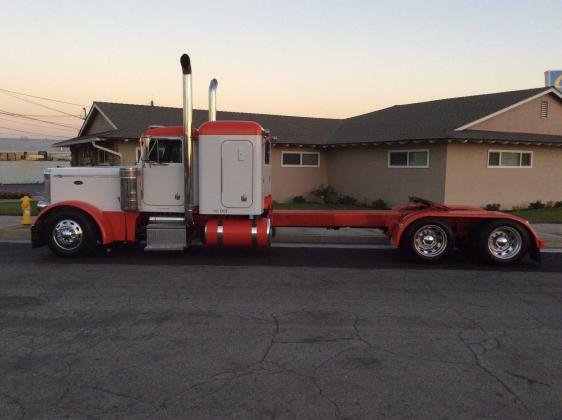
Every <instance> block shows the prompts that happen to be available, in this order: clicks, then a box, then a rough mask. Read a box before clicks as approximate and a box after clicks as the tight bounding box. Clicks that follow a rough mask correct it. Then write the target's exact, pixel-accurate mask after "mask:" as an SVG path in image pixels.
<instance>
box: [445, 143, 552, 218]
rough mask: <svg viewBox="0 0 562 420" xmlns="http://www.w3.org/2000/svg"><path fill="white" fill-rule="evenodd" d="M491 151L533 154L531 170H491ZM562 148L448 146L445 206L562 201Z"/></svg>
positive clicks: (506, 204)
mask: <svg viewBox="0 0 562 420" xmlns="http://www.w3.org/2000/svg"><path fill="white" fill-rule="evenodd" d="M489 150H508V151H509V150H513V151H525V152H527V151H530V152H532V153H533V157H532V167H531V168H499V167H495V168H488V151H489ZM561 180H562V149H561V148H559V147H545V146H542V147H536V146H535V147H530V146H507V145H498V144H450V145H448V146H447V172H446V176H445V203H448V204H455V203H456V204H459V203H462V204H473V205H477V206H484V205H486V204H488V203H500V204H501V205H502V209H504V210H511V208H512V207H513V206H527V205H528V204H529V203H530V202H532V201H536V200H539V199H540V200H542V201H543V202H546V201H549V200H552V201H560V200H562V182H561Z"/></svg>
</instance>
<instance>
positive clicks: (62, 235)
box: [53, 219, 84, 251]
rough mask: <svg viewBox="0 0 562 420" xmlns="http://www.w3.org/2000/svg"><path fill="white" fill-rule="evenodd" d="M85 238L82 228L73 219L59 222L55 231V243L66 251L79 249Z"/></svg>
mask: <svg viewBox="0 0 562 420" xmlns="http://www.w3.org/2000/svg"><path fill="white" fill-rule="evenodd" d="M83 238H84V232H83V231H82V227H81V226H80V225H79V224H78V223H76V222H75V221H74V220H71V219H64V220H61V221H59V222H58V223H57V224H56V225H55V227H54V229H53V241H55V244H57V246H58V247H60V248H62V249H64V250H66V251H71V250H73V249H76V248H78V247H79V246H80V244H81V243H82V240H83Z"/></svg>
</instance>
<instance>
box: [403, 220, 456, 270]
mask: <svg viewBox="0 0 562 420" xmlns="http://www.w3.org/2000/svg"><path fill="white" fill-rule="evenodd" d="M453 242H454V235H453V232H452V230H451V228H450V227H449V225H447V224H446V223H444V222H442V221H440V220H432V219H426V220H419V221H417V222H414V223H412V225H410V226H409V227H408V229H407V230H406V232H405V233H404V237H403V239H402V241H401V248H402V249H403V250H404V251H405V252H406V253H407V254H408V255H409V256H410V257H412V258H414V259H416V260H418V261H423V262H436V261H439V260H440V259H441V258H443V257H444V256H446V255H447V254H448V253H449V251H450V250H451V248H452V247H453Z"/></svg>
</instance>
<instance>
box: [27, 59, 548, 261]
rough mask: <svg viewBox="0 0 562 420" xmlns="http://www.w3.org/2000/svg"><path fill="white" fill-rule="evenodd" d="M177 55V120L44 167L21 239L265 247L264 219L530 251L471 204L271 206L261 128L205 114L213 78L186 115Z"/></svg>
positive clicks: (64, 252)
mask: <svg viewBox="0 0 562 420" xmlns="http://www.w3.org/2000/svg"><path fill="white" fill-rule="evenodd" d="M180 63H181V68H182V74H183V77H182V80H183V125H182V126H151V127H148V128H147V130H146V131H145V132H144V133H143V134H142V135H141V137H140V139H139V144H140V149H141V154H140V159H139V162H138V163H137V164H135V165H132V166H120V167H118V166H114V167H67V168H50V169H48V170H46V171H45V193H44V200H43V201H41V202H40V203H39V205H38V207H39V208H40V209H41V210H40V213H39V215H38V216H37V219H36V221H35V223H34V225H33V226H32V229H31V236H32V245H33V247H39V246H42V245H48V247H49V248H50V249H51V250H52V251H53V252H54V253H55V254H57V255H59V256H62V257H77V256H81V255H86V254H89V253H91V252H92V251H93V250H94V249H95V248H96V247H97V246H99V245H102V246H106V247H110V246H112V245H113V244H116V243H141V244H143V245H144V246H145V247H144V249H145V250H146V251H174V250H184V249H186V248H189V247H190V246H193V245H199V246H201V245H203V246H216V247H236V246H238V247H269V246H270V245H271V240H272V232H273V230H274V228H280V227H316V228H318V227H321V228H328V229H338V228H343V227H347V228H378V229H381V230H382V231H384V232H385V234H386V235H387V236H388V238H389V240H390V243H391V244H392V245H393V246H395V247H397V248H400V249H402V250H403V251H404V252H405V253H406V254H408V255H409V256H411V257H413V258H415V259H417V260H421V261H424V262H436V261H439V260H441V259H442V258H444V257H445V256H446V255H447V254H448V253H449V252H450V251H451V250H452V249H453V248H454V247H463V248H466V249H469V250H472V251H474V252H475V253H477V254H478V255H479V256H480V257H481V258H482V260H484V261H487V262H491V263H496V264H500V265H507V264H512V263H515V262H517V261H519V260H521V259H522V258H523V257H525V256H527V255H528V256H530V257H531V258H532V259H534V260H539V259H540V250H541V249H542V248H543V242H542V241H541V240H540V239H539V238H538V236H537V234H536V232H535V231H534V230H533V228H532V226H531V225H530V224H529V223H528V222H527V221H526V220H524V219H521V218H519V217H515V216H513V215H510V214H506V213H501V212H496V211H486V210H483V209H481V208H478V207H474V206H463V205H444V204H439V203H434V202H431V201H428V200H425V199H423V198H418V197H410V202H409V203H408V204H405V205H403V206H400V207H397V208H394V209H392V210H367V209H366V210H277V209H275V208H273V196H272V193H271V175H272V174H271V149H272V146H273V144H272V143H273V138H272V136H271V135H270V133H269V131H268V130H266V129H264V128H263V127H262V126H261V125H260V124H258V123H257V122H253V121H217V118H216V91H217V85H218V84H217V81H216V80H215V79H213V80H212V81H211V84H210V86H209V117H208V121H206V122H205V123H203V124H202V125H200V126H199V127H193V117H192V115H193V93H192V92H193V88H192V69H191V60H190V58H189V56H188V55H187V54H184V55H182V56H181V59H180ZM357 182H362V181H361V180H358V181H357Z"/></svg>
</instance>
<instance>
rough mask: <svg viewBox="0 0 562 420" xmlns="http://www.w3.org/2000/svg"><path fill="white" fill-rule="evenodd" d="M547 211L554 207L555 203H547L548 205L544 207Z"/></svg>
mask: <svg viewBox="0 0 562 420" xmlns="http://www.w3.org/2000/svg"><path fill="white" fill-rule="evenodd" d="M544 206H545V207H546V208H547V209H551V208H553V207H554V201H552V200H549V201H547V202H546V204H545V205H544Z"/></svg>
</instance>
